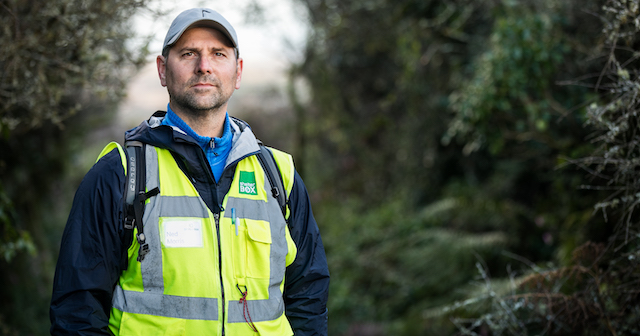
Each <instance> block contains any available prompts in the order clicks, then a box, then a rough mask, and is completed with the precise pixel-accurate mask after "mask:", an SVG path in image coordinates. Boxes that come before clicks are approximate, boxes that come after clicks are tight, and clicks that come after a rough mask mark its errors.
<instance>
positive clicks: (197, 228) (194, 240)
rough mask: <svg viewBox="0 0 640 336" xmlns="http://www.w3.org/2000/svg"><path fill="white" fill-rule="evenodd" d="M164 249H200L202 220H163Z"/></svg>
mask: <svg viewBox="0 0 640 336" xmlns="http://www.w3.org/2000/svg"><path fill="white" fill-rule="evenodd" d="M162 228H163V233H164V241H163V243H164V247H202V246H203V244H202V220H201V219H187V218H180V219H177V218H164V219H163V221H162Z"/></svg>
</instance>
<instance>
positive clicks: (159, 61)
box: [156, 55, 167, 86]
mask: <svg viewBox="0 0 640 336" xmlns="http://www.w3.org/2000/svg"><path fill="white" fill-rule="evenodd" d="M156 65H157V66H158V77H160V85H162V86H167V59H166V58H165V57H164V56H162V55H158V57H157V58H156Z"/></svg>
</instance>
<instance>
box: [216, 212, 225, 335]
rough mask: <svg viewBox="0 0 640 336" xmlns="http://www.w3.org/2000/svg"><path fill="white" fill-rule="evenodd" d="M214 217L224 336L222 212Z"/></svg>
mask: <svg viewBox="0 0 640 336" xmlns="http://www.w3.org/2000/svg"><path fill="white" fill-rule="evenodd" d="M213 218H214V220H215V221H216V233H217V235H218V267H219V271H218V273H219V274H220V293H221V296H220V297H221V299H222V321H221V322H222V323H220V324H221V325H222V336H224V321H225V313H226V312H225V306H226V303H225V299H224V283H223V280H222V246H221V245H220V213H219V212H216V213H214V214H213Z"/></svg>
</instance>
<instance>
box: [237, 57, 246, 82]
mask: <svg viewBox="0 0 640 336" xmlns="http://www.w3.org/2000/svg"><path fill="white" fill-rule="evenodd" d="M243 63H244V62H243V60H242V58H238V62H237V63H236V90H238V89H240V82H241V81H242V66H243V65H244V64H243Z"/></svg>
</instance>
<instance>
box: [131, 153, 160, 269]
mask: <svg viewBox="0 0 640 336" xmlns="http://www.w3.org/2000/svg"><path fill="white" fill-rule="evenodd" d="M125 146H126V148H127V157H128V163H129V164H128V169H127V186H126V188H125V196H124V200H125V206H124V209H125V218H124V229H125V230H126V231H131V230H133V228H134V227H135V228H136V229H137V233H136V239H137V240H138V243H139V244H140V250H139V251H138V261H142V260H143V259H144V257H145V255H146V254H147V253H149V243H147V242H146V236H145V235H144V226H143V222H142V217H143V215H144V204H145V202H146V201H147V199H149V198H151V197H153V196H156V195H157V194H159V193H160V189H159V188H158V187H156V188H153V189H152V190H149V191H146V192H145V189H146V184H147V179H146V170H147V169H146V161H145V155H144V152H145V145H144V144H143V143H142V142H139V141H127V142H126V143H125Z"/></svg>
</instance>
